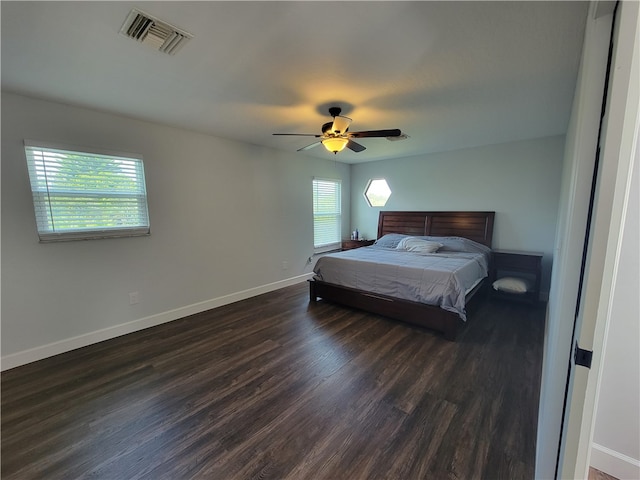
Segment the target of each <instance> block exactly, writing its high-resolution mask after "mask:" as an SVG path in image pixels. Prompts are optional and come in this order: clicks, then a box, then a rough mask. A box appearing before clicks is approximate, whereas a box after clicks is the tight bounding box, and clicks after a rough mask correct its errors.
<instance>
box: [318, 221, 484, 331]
mask: <svg viewBox="0 0 640 480" xmlns="http://www.w3.org/2000/svg"><path fill="white" fill-rule="evenodd" d="M494 217H495V212H380V217H379V219H378V236H377V238H380V237H382V236H383V235H386V234H387V233H404V234H408V235H432V236H438V237H446V236H457V237H465V238H469V239H471V240H473V241H475V242H478V243H482V244H483V245H486V246H488V247H491V240H492V237H493V220H494ZM486 281H487V279H486V278H485V279H484V280H482V281H481V282H480V283H479V284H478V285H476V286H475V287H474V288H473V290H471V291H470V292H469V293H468V294H467V296H466V302H465V305H466V308H465V310H466V313H467V318H468V316H469V313H472V312H473V310H475V308H476V307H477V305H478V304H479V303H480V301H481V300H482V298H483V297H484V295H481V292H484V291H485V288H486V285H485V284H486ZM309 295H310V300H311V301H312V302H315V301H317V299H318V297H321V298H323V299H324V300H328V301H331V302H335V303H340V304H343V305H347V306H350V307H354V308H359V309H361V310H365V311H368V312H373V313H376V314H379V315H383V316H386V317H390V318H393V319H396V320H401V321H404V322H408V323H411V324H414V325H419V326H421V327H426V328H430V329H433V330H437V331H439V332H442V333H443V334H444V337H445V338H446V339H447V340H451V341H453V340H455V338H456V336H457V334H458V331H459V330H460V328H461V327H462V325H463V324H464V321H463V320H462V319H461V318H460V317H459V316H458V314H456V313H454V312H449V311H447V310H443V309H441V308H440V307H438V306H434V305H427V304H424V303H419V302H412V301H408V300H403V299H398V298H394V297H390V296H386V295H379V294H372V293H369V292H366V291H363V290H358V289H355V288H349V287H342V286H339V285H334V284H331V283H326V282H323V281H320V280H316V279H312V280H309Z"/></svg>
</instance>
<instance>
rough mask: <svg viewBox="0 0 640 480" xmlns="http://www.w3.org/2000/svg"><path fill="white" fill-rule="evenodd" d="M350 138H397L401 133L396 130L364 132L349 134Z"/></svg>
mask: <svg viewBox="0 0 640 480" xmlns="http://www.w3.org/2000/svg"><path fill="white" fill-rule="evenodd" d="M348 135H349V137H352V138H371V137H399V136H400V135H402V132H401V131H400V129H398V128H393V129H390V130H367V131H366V132H349V133H348Z"/></svg>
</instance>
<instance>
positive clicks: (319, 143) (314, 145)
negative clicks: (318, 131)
mask: <svg viewBox="0 0 640 480" xmlns="http://www.w3.org/2000/svg"><path fill="white" fill-rule="evenodd" d="M318 136H319V135H318ZM318 145H322V142H315V143H312V144H311V145H307V146H306V147H302V148H299V149H298V150H297V151H298V152H302V151H304V150H309V149H310V148H313V147H317V146H318Z"/></svg>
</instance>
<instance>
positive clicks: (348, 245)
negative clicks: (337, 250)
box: [342, 240, 375, 250]
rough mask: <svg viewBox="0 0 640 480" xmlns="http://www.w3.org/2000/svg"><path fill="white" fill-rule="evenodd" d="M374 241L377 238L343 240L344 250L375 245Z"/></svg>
mask: <svg viewBox="0 0 640 480" xmlns="http://www.w3.org/2000/svg"><path fill="white" fill-rule="evenodd" d="M373 242H375V240H342V250H353V249H354V248H360V247H368V246H369V245H373Z"/></svg>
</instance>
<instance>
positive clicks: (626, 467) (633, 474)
mask: <svg viewBox="0 0 640 480" xmlns="http://www.w3.org/2000/svg"><path fill="white" fill-rule="evenodd" d="M589 463H590V465H591V466H592V467H593V468H596V469H598V470H600V471H601V472H604V473H606V474H608V475H611V476H614V477H616V478H619V479H620V480H627V479H629V480H631V479H634V480H635V479H638V478H640V460H636V459H635V458H631V457H628V456H627V455H624V454H622V453H619V452H616V451H614V450H611V449H610V448H607V447H603V446H602V445H598V444H597V443H593V444H592V445H591V460H590V462H589Z"/></svg>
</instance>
